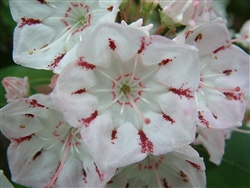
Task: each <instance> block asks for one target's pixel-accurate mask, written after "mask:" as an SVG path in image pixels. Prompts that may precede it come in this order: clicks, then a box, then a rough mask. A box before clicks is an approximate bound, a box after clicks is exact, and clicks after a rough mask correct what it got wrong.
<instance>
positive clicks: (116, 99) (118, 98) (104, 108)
mask: <svg viewBox="0 0 250 188" xmlns="http://www.w3.org/2000/svg"><path fill="white" fill-rule="evenodd" d="M123 95H124V93H121V94H120V95H119V96H118V97H117V98H115V99H114V100H113V101H112V102H111V103H109V104H108V105H106V106H105V107H102V108H100V109H99V110H97V111H101V110H106V109H107V108H108V107H110V106H111V105H113V104H114V103H116V102H117V101H118V100H120V99H121V98H122V97H123Z"/></svg>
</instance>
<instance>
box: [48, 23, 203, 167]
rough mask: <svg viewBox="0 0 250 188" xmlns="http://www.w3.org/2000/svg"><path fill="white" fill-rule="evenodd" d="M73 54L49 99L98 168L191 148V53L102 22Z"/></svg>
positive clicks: (195, 79)
mask: <svg viewBox="0 0 250 188" xmlns="http://www.w3.org/2000/svg"><path fill="white" fill-rule="evenodd" d="M89 44H91V45H89ZM77 55H78V58H77V59H76V60H75V61H73V62H72V63H70V64H69V65H68V66H67V67H65V69H64V70H63V72H62V73H61V74H60V76H59V78H58V80H57V84H56V87H55V89H54V91H53V92H52V98H53V99H54V100H55V102H56V103H57V104H58V106H59V107H60V109H61V110H62V112H63V114H64V115H65V118H66V120H67V121H68V122H69V123H70V124H71V125H72V126H75V127H78V128H79V127H80V128H81V135H82V138H83V140H84V142H85V144H86V145H87V146H88V148H89V149H90V152H91V154H92V156H93V157H94V159H95V160H96V161H97V163H98V164H99V165H100V166H101V167H102V168H103V169H109V168H117V167H120V166H125V165H128V164H131V163H133V162H136V161H140V160H142V159H143V158H145V157H146V156H147V155H148V154H150V153H151V154H155V155H160V154H163V153H167V152H170V151H172V150H173V149H174V148H176V147H179V146H181V145H183V144H186V143H191V142H192V141H193V139H194V137H195V136H194V135H195V124H196V119H197V117H196V113H197V109H196V104H195V98H194V92H195V90H196V89H197V87H198V80H199V69H198V64H197V62H198V56H197V50H196V48H194V47H192V46H189V45H182V44H181V45H180V44H178V43H175V42H173V41H171V40H169V39H167V38H165V37H161V36H147V35H146V34H145V33H144V32H143V31H140V30H138V29H134V28H131V27H128V26H123V25H120V24H112V23H103V24H102V25H99V26H98V27H97V28H95V30H93V31H92V32H91V35H89V36H88V37H86V38H84V39H83V42H82V43H81V45H80V46H79V49H78V52H77ZM197 71H198V72H197ZM190 75H192V76H190Z"/></svg>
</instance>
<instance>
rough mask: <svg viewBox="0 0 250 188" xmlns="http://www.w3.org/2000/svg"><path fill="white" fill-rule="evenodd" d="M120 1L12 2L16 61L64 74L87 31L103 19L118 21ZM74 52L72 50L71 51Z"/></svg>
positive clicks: (39, 0)
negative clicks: (65, 67)
mask: <svg viewBox="0 0 250 188" xmlns="http://www.w3.org/2000/svg"><path fill="white" fill-rule="evenodd" d="M119 4H120V2H119V1H105V2H104V1H85V0H82V1H79V0H77V1H50V0H37V1H29V0H25V1H23V0H18V1H10V8H11V13H12V16H13V19H14V20H15V21H16V22H17V27H16V28H15V32H14V54H13V56H14V61H15V62H16V63H17V64H20V65H22V66H27V67H31V68H36V69H48V70H53V71H54V72H55V73H60V72H61V70H62V69H63V67H64V66H65V65H66V64H67V62H68V61H69V59H71V58H74V50H73V49H74V47H75V46H77V44H78V43H79V42H80V41H81V40H82V37H83V36H84V35H85V31H87V30H89V29H90V28H91V27H92V26H93V25H95V24H98V23H99V21H101V20H105V21H111V22H112V21H114V20H115V18H116V14H117V12H118V6H119ZM70 52H71V53H70Z"/></svg>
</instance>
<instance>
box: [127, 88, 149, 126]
mask: <svg viewBox="0 0 250 188" xmlns="http://www.w3.org/2000/svg"><path fill="white" fill-rule="evenodd" d="M126 95H127V97H128V98H129V101H130V102H131V104H132V106H133V108H134V109H135V111H136V113H137V115H138V116H139V117H140V118H141V119H142V121H143V122H144V123H145V124H149V123H150V119H149V118H145V117H144V116H143V114H142V113H141V111H140V110H139V108H138V107H137V105H136V104H135V102H134V100H133V99H132V97H131V95H130V93H129V92H128V91H127V90H126Z"/></svg>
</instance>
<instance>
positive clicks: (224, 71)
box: [179, 19, 250, 129]
mask: <svg viewBox="0 0 250 188" xmlns="http://www.w3.org/2000/svg"><path fill="white" fill-rule="evenodd" d="M179 37H180V38H185V42H186V43H187V44H191V45H194V46H196V47H197V48H198V49H199V55H200V83H199V87H198V89H197V91H196V95H195V96H196V100H197V107H198V118H199V122H198V125H199V126H202V127H207V128H217V129H218V128H219V129H227V128H230V127H235V126H240V125H241V121H242V119H243V116H244V112H245V101H244V96H245V95H247V93H248V92H249V70H250V69H249V66H250V64H249V55H248V54H247V53H245V52H244V51H243V50H241V49H240V48H238V47H237V46H235V45H233V44H232V43H231V42H230V36H229V33H228V30H227V27H226V26H225V24H224V22H223V21H222V19H217V20H214V21H212V22H210V23H207V24H202V25H200V26H197V27H195V28H193V29H191V30H189V31H187V32H186V33H185V35H183V36H179Z"/></svg>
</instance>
